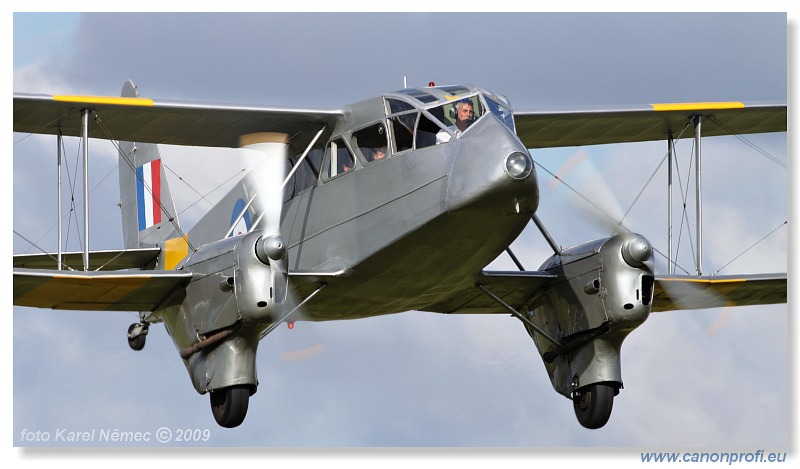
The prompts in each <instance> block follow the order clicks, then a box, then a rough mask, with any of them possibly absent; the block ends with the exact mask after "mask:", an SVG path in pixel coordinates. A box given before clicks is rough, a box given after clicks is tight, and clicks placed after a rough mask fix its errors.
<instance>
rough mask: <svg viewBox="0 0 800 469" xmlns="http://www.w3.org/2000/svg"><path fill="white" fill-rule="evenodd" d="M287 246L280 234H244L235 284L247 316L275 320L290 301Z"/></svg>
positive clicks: (237, 250) (257, 319)
mask: <svg viewBox="0 0 800 469" xmlns="http://www.w3.org/2000/svg"><path fill="white" fill-rule="evenodd" d="M287 284H288V275H287V273H286V248H285V246H284V244H283V240H281V239H280V237H278V236H262V235H261V233H260V232H254V233H250V234H248V235H246V236H244V237H243V239H242V240H241V242H240V243H239V245H238V246H237V249H236V267H235V269H234V271H233V288H234V293H235V296H236V304H237V306H238V308H239V313H240V314H241V315H242V318H243V319H245V320H253V321H269V322H272V321H275V320H277V319H279V318H280V316H281V314H280V313H281V312H282V307H283V304H284V303H285V301H286V291H287Z"/></svg>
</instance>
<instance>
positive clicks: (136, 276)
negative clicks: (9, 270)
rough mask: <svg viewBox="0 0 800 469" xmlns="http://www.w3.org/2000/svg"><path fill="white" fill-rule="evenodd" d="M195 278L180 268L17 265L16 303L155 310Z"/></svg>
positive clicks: (99, 308) (51, 306)
mask: <svg viewBox="0 0 800 469" xmlns="http://www.w3.org/2000/svg"><path fill="white" fill-rule="evenodd" d="M191 279H192V274H191V273H189V272H176V271H147V272H73V271H53V270H33V269H14V304H15V305H17V306H29V307H34V308H52V309H70V310H87V311H153V310H154V309H155V308H156V307H157V306H158V305H159V304H160V303H161V302H162V301H164V300H165V299H166V298H167V296H169V295H170V294H171V293H172V292H173V291H175V290H176V289H179V288H183V287H185V286H186V285H188V284H189V281H190V280H191Z"/></svg>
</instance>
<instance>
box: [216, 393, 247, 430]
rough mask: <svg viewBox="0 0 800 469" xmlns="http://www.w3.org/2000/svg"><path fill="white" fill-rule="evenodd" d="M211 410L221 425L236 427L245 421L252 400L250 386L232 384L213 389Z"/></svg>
mask: <svg viewBox="0 0 800 469" xmlns="http://www.w3.org/2000/svg"><path fill="white" fill-rule="evenodd" d="M210 394H211V398H210V400H211V412H212V413H213V414H214V420H216V421H217V423H218V424H219V425H220V426H221V427H225V428H234V427H238V426H239V425H241V424H242V422H244V417H245V416H246V415H247V405H248V403H249V402H250V386H247V385H242V386H230V387H227V388H221V389H216V390H214V391H211V393H210Z"/></svg>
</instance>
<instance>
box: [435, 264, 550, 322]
mask: <svg viewBox="0 0 800 469" xmlns="http://www.w3.org/2000/svg"><path fill="white" fill-rule="evenodd" d="M556 278H557V276H555V275H552V274H549V273H547V272H541V271H525V272H516V271H514V272H488V271H483V272H481V273H480V275H478V279H477V281H476V284H478V285H482V286H483V287H485V288H486V289H487V290H489V291H491V292H492V293H494V294H495V295H496V296H497V297H498V298H500V299H501V300H503V301H504V302H505V303H507V304H508V305H509V306H511V307H512V308H515V309H517V310H519V308H521V307H522V306H523V305H524V304H525V303H527V302H528V301H529V300H530V299H531V298H533V297H535V296H536V294H537V293H538V292H539V291H541V290H542V289H543V288H544V287H545V286H546V285H547V284H548V283H549V282H551V281H553V280H554V279H556ZM422 309H423V310H425V311H431V312H434V313H447V314H450V313H456V314H464V313H479V314H491V313H500V314H508V311H507V310H506V309H505V308H503V307H502V306H500V305H499V304H498V303H497V302H496V301H494V300H493V299H492V298H490V297H489V296H488V295H487V294H486V293H484V292H483V291H481V290H480V289H479V288H477V287H475V286H474V285H471V286H469V287H468V288H466V289H464V290H463V291H460V292H458V293H457V294H455V295H453V296H451V297H450V298H448V299H447V300H445V301H441V302H439V303H436V304H432V305H429V306H426V307H425V308H422Z"/></svg>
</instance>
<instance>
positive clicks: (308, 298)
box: [259, 283, 328, 340]
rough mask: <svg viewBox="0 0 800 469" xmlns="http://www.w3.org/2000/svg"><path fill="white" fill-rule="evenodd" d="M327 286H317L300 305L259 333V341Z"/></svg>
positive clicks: (324, 284) (325, 284)
mask: <svg viewBox="0 0 800 469" xmlns="http://www.w3.org/2000/svg"><path fill="white" fill-rule="evenodd" d="M327 286H328V284H327V283H323V284H322V285H320V286H319V288H317V289H316V290H314V291H313V292H311V294H310V295H308V296H307V297H306V299H305V300H303V301H301V302H300V304H298V305H297V306H295V307H294V308H292V310H291V311H289V312H288V313H286V314H285V315H283V317H282V318H280V319H279V320H277V321H275V322H273V323H272V324H270V326H269V327H268V328H266V329H264V332H262V333H261V336H259V340H261V339H263V338H264V337H266V336H267V334H269V333H270V332H272V331H274V330H275V328H276V327H278V326H279V325H280V324H281V323H282V322H284V321H286V320H287V319H289V316H291V315H292V314H294V312H295V311H297V310H298V309H300V308H301V307H302V306H303V305H304V304H306V303H308V300H310V299H311V298H314V297H315V296H316V295H317V293H319V292H321V291H322V290H323V289H324V288H325V287H327Z"/></svg>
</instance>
